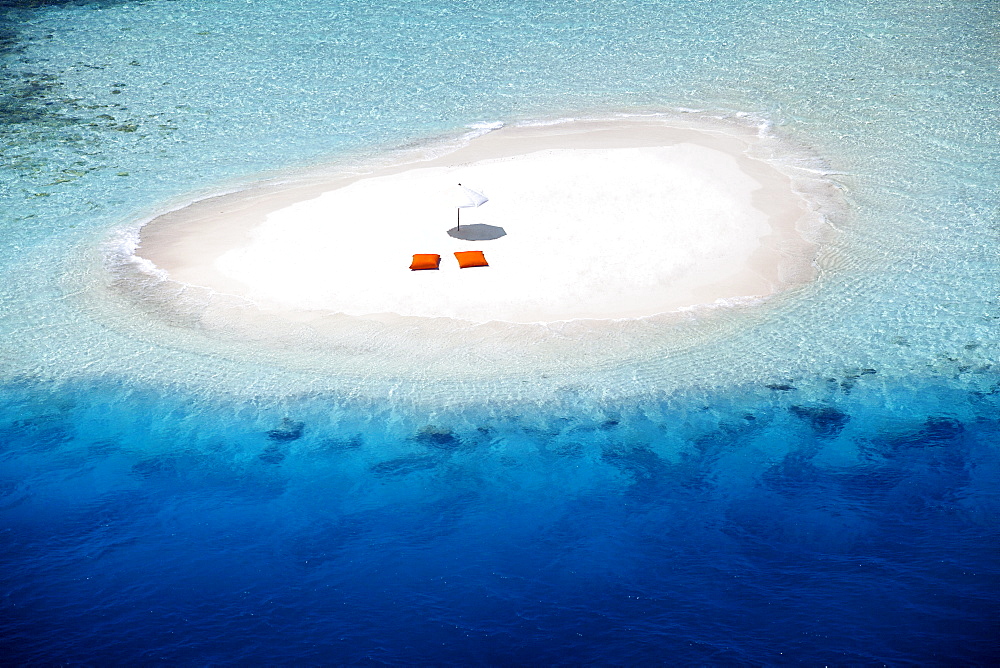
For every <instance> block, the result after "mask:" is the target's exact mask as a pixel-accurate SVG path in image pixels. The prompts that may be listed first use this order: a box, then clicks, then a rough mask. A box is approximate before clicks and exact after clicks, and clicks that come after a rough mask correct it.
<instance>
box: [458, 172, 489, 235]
mask: <svg viewBox="0 0 1000 668" xmlns="http://www.w3.org/2000/svg"><path fill="white" fill-rule="evenodd" d="M458 187H459V188H461V193H460V194H459V196H458V203H457V204H456V206H457V207H458V210H457V214H456V216H457V218H458V221H457V225H458V227H459V228H461V227H462V209H470V208H475V207H477V206H480V205H481V204H486V203H487V202H489V201H490V200H489V198H488V197H486V195H484V194H482V193H481V192H476V191H475V190H473V189H472V188H466V187H465V186H463V185H462V184H461V183H459V184H458Z"/></svg>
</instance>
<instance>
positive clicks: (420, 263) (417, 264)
mask: <svg viewBox="0 0 1000 668" xmlns="http://www.w3.org/2000/svg"><path fill="white" fill-rule="evenodd" d="M440 264H441V256H440V255H437V254H435V253H417V254H416V255H414V256H413V262H412V263H411V264H410V270H411V271H417V270H419V269H437V268H438V266H440Z"/></svg>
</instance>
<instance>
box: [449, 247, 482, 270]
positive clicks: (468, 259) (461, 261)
mask: <svg viewBox="0 0 1000 668" xmlns="http://www.w3.org/2000/svg"><path fill="white" fill-rule="evenodd" d="M455 259H457V260H458V266H459V267H461V268H462V269H465V268H467V267H488V266H490V265H489V263H488V262H487V261H486V256H485V255H483V251H459V252H457V253H455Z"/></svg>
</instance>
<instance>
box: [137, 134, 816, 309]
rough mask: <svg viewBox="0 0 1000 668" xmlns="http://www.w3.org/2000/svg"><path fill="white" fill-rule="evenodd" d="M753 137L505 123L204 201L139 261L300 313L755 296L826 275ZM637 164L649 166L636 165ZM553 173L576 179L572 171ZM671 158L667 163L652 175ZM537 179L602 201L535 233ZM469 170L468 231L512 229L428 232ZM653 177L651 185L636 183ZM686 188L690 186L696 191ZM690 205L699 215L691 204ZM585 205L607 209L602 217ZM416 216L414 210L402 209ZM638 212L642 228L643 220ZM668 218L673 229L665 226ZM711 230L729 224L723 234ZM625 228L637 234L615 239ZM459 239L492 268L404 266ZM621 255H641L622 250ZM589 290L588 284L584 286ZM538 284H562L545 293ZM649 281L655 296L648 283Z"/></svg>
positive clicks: (686, 305) (640, 305)
mask: <svg viewBox="0 0 1000 668" xmlns="http://www.w3.org/2000/svg"><path fill="white" fill-rule="evenodd" d="M750 148H751V143H750V140H749V139H748V138H747V137H738V136H736V135H734V134H725V133H722V132H719V131H717V130H714V129H709V130H698V129H692V128H688V127H679V126H677V125H671V124H669V123H666V122H664V121H660V120H649V119H638V120H636V119H630V120H610V121H575V122H568V123H557V124H552V125H532V126H512V127H503V128H500V129H498V130H494V131H491V132H488V133H486V134H484V135H481V136H479V137H476V138H474V139H472V140H471V141H469V142H468V143H467V144H466V145H464V146H462V147H460V148H457V149H456V150H454V151H451V152H448V153H446V154H444V155H440V156H436V157H433V158H430V159H426V160H422V161H416V162H414V161H410V162H405V163H402V164H396V165H391V166H383V167H381V168H379V169H377V170H375V171H373V172H370V173H361V174H359V173H340V174H336V173H334V174H329V175H326V176H325V177H321V178H316V177H312V178H310V179H306V180H302V181H295V180H293V181H291V182H270V183H265V184H262V185H257V186H253V187H250V188H247V189H243V190H239V191H236V192H232V193H228V194H224V195H220V196H216V197H209V198H206V199H203V200H199V201H196V202H194V203H192V204H190V205H188V206H184V207H181V208H179V209H176V210H174V211H171V212H168V213H166V214H163V215H161V216H158V217H156V218H154V219H152V220H151V221H149V222H148V223H147V224H146V225H144V226H143V227H142V228H141V229H140V230H139V241H138V247H137V249H136V250H135V256H136V257H137V258H139V259H141V261H145V262H148V263H152V265H155V267H156V268H157V269H158V270H160V271H162V272H165V273H166V275H167V276H168V277H169V280H171V281H175V282H178V283H180V284H183V285H187V286H198V287H202V288H206V289H208V290H210V291H212V292H213V293H217V294H220V295H229V296H232V297H235V298H237V299H239V300H246V301H247V302H249V303H252V304H253V305H255V306H256V308H257V309H258V310H260V311H262V312H266V313H268V314H271V315H279V316H282V315H283V316H285V317H292V318H293V319H300V318H301V317H302V316H301V312H317V311H319V312H328V313H332V314H346V315H348V316H379V315H382V314H390V317H391V315H392V314H394V315H400V316H416V317H424V318H438V317H446V318H455V319H460V320H466V321H470V322H480V323H485V322H491V321H500V322H512V323H545V322H550V323H551V322H559V321H567V320H578V319H583V320H619V319H632V318H647V317H651V316H657V315H659V314H663V313H670V312H678V311H682V310H687V309H690V308H692V307H698V306H700V305H718V304H719V303H722V302H725V301H735V302H740V303H742V302H745V301H746V300H748V299H760V298H766V297H768V296H770V295H773V294H775V293H776V292H781V291H782V290H785V289H787V288H789V287H792V286H794V285H799V284H802V283H806V282H808V281H809V280H811V279H812V278H813V277H814V275H815V269H814V267H813V266H812V264H811V260H812V258H813V256H814V255H815V252H816V249H817V238H816V237H817V234H816V230H815V229H811V228H814V227H816V226H818V224H819V223H818V222H817V221H810V220H809V219H810V216H811V215H813V214H814V212H813V210H812V208H811V206H810V203H809V202H808V201H807V200H806V198H805V197H804V196H802V195H800V194H798V193H796V192H795V191H794V189H793V187H792V182H791V177H790V176H789V175H787V174H784V173H782V172H781V171H779V170H778V169H776V168H775V166H774V165H772V164H770V163H768V162H765V161H763V160H761V159H758V158H754V157H750V155H749V153H750ZM637 162H638V163H641V164H642V165H643V166H644V167H645V168H646V169H645V171H643V170H640V169H639V168H636V167H635V163H637ZM553 169H560V170H562V171H567V170H576V172H575V173H574V175H571V176H568V177H565V178H562V180H561V181H560V180H559V179H558V178H557V177H556V176H553V175H552V171H551V170H553ZM658 169H659V170H661V171H662V173H652V174H650V173H649V172H650V170H652V171H653V172H655V171H656V170H658ZM602 170H603V173H602ZM629 170H632V171H631V173H630V172H629ZM693 172H697V173H698V174H697V175H696V177H697V178H696V177H695V176H692V173H693ZM532 175H534V176H536V177H537V176H539V175H542V176H545V177H546V180H547V181H559V183H557V184H555V185H562V186H564V187H563V188H562V189H561V190H562V191H566V190H571V189H572V186H573V185H574V184H580V183H581V182H583V181H588V179H589V182H588V183H586V184H584V185H585V186H587V190H588V192H584V193H582V194H580V197H582V198H583V199H584V200H586V201H584V202H582V203H576V204H574V203H573V199H572V198H568V197H566V196H565V194H566V193H565V192H562V193H561V194H560V195H559V196H558V197H556V199H558V200H559V203H560V205H561V206H560V207H552V208H550V209H548V210H546V211H545V213H546V215H545V216H542V219H543V221H542V223H539V222H538V221H537V220H536V221H534V222H533V223H531V225H526V224H522V225H521V226H519V225H518V220H520V219H521V218H523V217H526V216H527V217H530V216H531V215H532V214H534V213H537V212H538V211H539V210H540V209H541V208H543V207H544V206H545V205H546V204H547V202H546V201H545V198H546V197H552V195H546V193H545V192H544V190H545V189H544V188H538V187H537V183H534V180H533V179H531V178H530V177H531V176H532ZM663 176H668V177H672V178H673V181H667V182H666V185H665V186H664V187H662V188H659V189H660V190H662V191H663V192H661V193H660V194H661V195H662V197H660V199H656V198H653V197H652V195H651V194H650V192H649V191H650V190H654V189H657V188H656V187H657V184H660V183H664V182H663V181H662V180H660V179H661V177H663ZM469 177H471V179H470V178H469ZM456 179H458V180H462V179H465V181H475V182H477V185H478V183H482V184H484V185H485V188H484V191H486V193H487V194H488V195H490V196H491V202H490V203H488V204H486V205H484V206H483V207H481V208H478V209H466V210H465V211H464V212H463V214H464V215H465V220H466V224H467V225H469V224H480V225H492V226H494V227H502V228H503V229H504V230H505V231H506V235H505V236H503V237H501V238H498V239H492V240H486V241H481V242H461V243H453V242H457V241H458V240H455V239H453V238H450V237H448V236H446V234H445V233H446V232H447V230H448V229H449V228H451V227H452V224H451V223H452V222H453V221H452V220H451V218H452V217H453V215H454V209H447V216H448V218H444V214H445V209H444V208H443V205H441V206H438V201H437V200H435V201H433V202H432V201H431V200H426V201H424V202H422V203H423V205H424V206H425V207H426V208H427V209H428V211H429V213H428V214H427V216H428V218H427V220H428V221H429V222H427V224H426V225H425V226H424V227H421V225H422V222H421V220H420V216H419V215H416V214H414V213H413V212H414V211H415V210H416V207H417V205H418V204H420V202H416V201H415V200H419V199H420V198H422V197H424V193H425V192H426V191H427V190H428V189H429V187H430V186H428V184H433V187H436V185H437V184H438V183H441V184H445V183H448V184H450V183H451V182H452V181H454V180H456ZM639 179H643V182H642V183H640V184H638V185H633V184H634V182H635V181H636V180H639ZM610 181H614V183H613V184H610V183H608V182H610ZM678 181H685V185H686V189H685V188H684V187H681V186H679V185H677V184H676V182H678ZM603 185H613V186H616V187H617V189H618V191H622V190H625V191H627V192H624V193H622V192H619V194H618V195H612V197H618V198H619V199H620V201H618V202H617V203H612V204H611V205H609V206H608V207H606V208H605V209H604V210H603V211H595V209H599V208H600V207H601V206H604V203H603V200H604V199H606V198H607V197H608V196H609V195H608V193H601V192H594V191H595V190H600V189H601V188H602V186H603ZM671 187H672V188H673V190H671ZM630 188H631V190H629V189H630ZM380 189H381V190H380ZM400 190H402V191H405V192H407V193H409V194H410V196H411V199H412V200H414V201H413V202H412V203H411V204H408V205H406V206H404V207H403V209H402V210H401V211H402V213H400V212H399V211H395V212H385V211H381V212H380V211H375V212H374V213H372V211H371V209H370V208H363V207H362V205H361V204H359V202H361V203H364V202H373V201H376V202H378V201H384V200H385V198H386V197H387V196H388V197H390V198H391V197H392V193H393V192H399V191H400ZM361 191H364V192H361ZM529 191H530V192H529ZM609 191H610V190H609ZM557 192H558V191H557ZM611 192H613V191H611ZM559 197H561V199H559ZM580 197H577V199H580ZM588 197H589V199H588ZM532 198H533V199H532ZM641 198H652V199H650V201H648V202H645V203H644V204H647V205H649V206H648V207H647V209H643V207H642V206H640V205H639V204H637V203H636V202H635V201H634V200H636V199H641ZM671 198H672V199H671ZM685 198H686V200H685V202H684V205H685V207H686V208H684V207H680V209H678V202H679V201H680V200H683V199H685ZM518 200H530V201H527V202H524V201H522V202H520V203H518ZM567 202H568V203H567ZM710 202H715V204H714V209H713V208H712V206H710V205H709V203H710ZM670 206H673V208H674V213H678V211H679V213H680V214H681V215H680V217H682V218H685V217H686V218H688V219H693V218H697V219H698V220H694V221H693V222H692V221H691V220H689V221H688V225H689V227H688V228H687V229H685V227H684V221H681V222H680V223H678V222H677V221H676V220H672V219H671V216H664V215H662V212H661V213H658V212H657V211H656V207H660V208H661V209H662V208H665V207H670ZM435 207H436V208H435ZM567 207H569V210H568V211H567ZM574 207H575V209H574ZM650 207H651V208H652V209H651V210H650ZM431 209H433V211H431ZM618 211H626V212H628V213H630V214H631V220H630V225H629V226H627V227H618V228H614V227H612V226H611V223H613V222H617V221H614V220H613V218H614V216H615V214H616V212H618ZM331 212H334V213H336V214H337V215H340V216H341V217H342V225H341V227H340V229H339V231H338V229H336V228H335V227H333V228H332V227H331V225H330V224H327V223H328V222H329V221H330V219H331V215H330V214H331ZM359 213H364V214H366V215H367V214H370V216H369V217H368V218H367V223H366V225H367V226H368V227H367V228H363V227H361V224H360V223H358V220H357V219H358V218H359V217H360V216H359ZM601 213H603V214H604V215H603V216H601V215H596V214H601ZM587 214H595V215H596V219H594V220H589V221H588V220H586V215H587ZM310 216H311V218H310ZM324 216H325V217H324ZM400 216H402V217H404V218H407V219H411V220H403V221H399V220H396V219H397V218H399V217H400ZM698 216H700V218H698ZM333 217H334V218H335V217H336V216H333ZM720 217H728V218H727V220H726V222H725V224H723V223H719V222H718V221H717V219H718V218H720ZM413 218H416V219H417V220H416V221H414V220H412V219H413ZM640 218H641V219H642V221H641V222H642V224H643V226H640V225H638V223H636V221H637V220H639V219H640ZM569 219H572V220H569ZM310 220H311V221H312V223H310V222H309V221H310ZM317 221H319V222H317ZM445 221H447V222H445ZM581 221H582V222H581ZM543 223H544V225H543ZM668 224H670V225H672V227H670V229H669V230H664V229H661V228H662V227H663V226H664V225H668ZM710 225H714V227H713V228H712V229H707V226H710ZM748 230H749V231H748ZM546 234H547V235H548V236H546ZM685 234H686V235H687V236H686V237H683V238H682V236H683V235H685ZM282 235H285V238H284V239H283V238H282ZM622 235H625V236H626V237H627V238H625V239H620V241H621V243H618V244H617V245H616V244H615V242H616V240H619V239H618V237H620V236H622ZM588 237H589V239H588ZM726 237H730V238H726ZM390 241H391V242H392V243H390ZM722 242H725V243H722ZM470 244H471V245H470ZM657 244H659V250H658V246H657ZM685 244H686V245H685ZM713 244H714V246H713ZM387 245H388V246H391V248H390V249H387ZM424 246H431V247H429V248H425V247H424ZM459 247H461V248H459ZM411 248H412V250H409V249H411ZM457 249H462V250H483V251H484V252H486V253H487V258H488V259H489V260H490V261H491V266H490V267H489V268H482V269H478V270H459V269H457V266H456V267H454V268H451V267H447V268H443V269H442V270H441V271H436V272H409V271H401V270H400V262H401V261H402V260H403V259H404V257H405V260H406V262H405V263H403V264H402V268H403V269H405V267H406V265H407V264H408V262H409V257H408V254H409V253H418V252H434V253H440V254H441V255H442V256H444V260H445V261H447V260H448V259H449V258H448V254H449V253H450V252H452V251H453V250H457ZM373 250H378V252H387V253H390V254H395V255H394V256H393V258H392V261H391V262H386V263H385V264H384V265H379V266H372V265H371V262H370V261H362V262H346V261H345V260H344V257H345V256H344V254H347V256H348V259H350V258H351V257H353V256H356V255H358V254H361V255H364V254H366V253H371V252H372V251H373ZM631 251H635V252H634V253H633V252H631ZM336 253H340V254H341V255H340V256H339V257H340V258H341V263H342V264H345V262H346V264H345V266H344V267H343V271H344V273H343V274H342V275H337V273H336V271H333V272H332V273H331V269H330V267H329V266H327V267H323V266H322V265H323V264H324V262H325V259H326V258H328V257H330V256H331V255H332V254H336ZM692 253H694V254H695V255H697V254H698V253H700V254H701V255H700V256H699V257H700V260H702V264H703V265H704V266H694V265H692V263H691V262H690V261H688V260H690V259H691V258H690V257H687V258H686V257H685V256H691V255H692ZM303 254H304V255H303ZM642 254H645V257H643V255H642ZM622 255H625V256H628V257H626V258H624V260H623V258H622V257H621V256H622ZM668 255H669V257H667V256H668ZM540 257H544V258H545V262H546V268H543V267H541V263H540V262H539V258H540ZM695 259H699V258H695ZM553 265H554V266H553ZM310 267H311V268H312V270H313V271H312V273H310V271H308V270H307V269H309V268H310ZM443 267H444V263H443ZM602 267H603V269H602ZM446 269H447V270H446ZM477 272H478V273H477ZM291 274H295V276H296V278H295V280H291V278H290V275H291ZM327 281H328V282H330V283H332V284H334V285H351V287H352V289H351V290H350V291H348V290H346V289H345V290H341V291H340V293H339V294H338V291H337V290H336V289H332V290H331V289H329V288H325V287H322V286H321V284H322V283H324V282H327ZM418 281H419V283H418ZM470 282H474V283H473V285H472V286H471V287H469V283H470ZM359 284H360V285H368V286H369V287H370V288H372V289H371V290H369V293H370V294H360V295H359V294H357V290H356V289H354V288H355V286H357V285H359ZM581 284H583V287H584V288H586V289H577V286H580V285H581ZM539 285H545V286H546V289H547V290H549V291H550V292H551V293H552V294H550V295H548V296H543V297H539V296H538V295H537V294H536V293H537V290H538V286H539ZM416 286H419V287H416ZM636 286H637V287H638V288H639V289H640V290H643V291H644V292H643V293H642V294H636V293H635V291H634V289H632V288H634V287H636ZM411 287H416V289H414V290H410V288H411ZM408 290H409V292H408ZM347 292H349V293H350V294H349V295H345V294H344V293H347ZM387 295H389V297H388V298H387ZM393 295H395V296H393ZM623 295H624V297H623ZM442 296H444V297H442ZM366 300H367V302H366ZM292 312H298V313H299V315H295V316H292V315H291V314H292Z"/></svg>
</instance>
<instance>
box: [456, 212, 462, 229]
mask: <svg viewBox="0 0 1000 668" xmlns="http://www.w3.org/2000/svg"><path fill="white" fill-rule="evenodd" d="M455 217H456V218H457V219H458V221H457V224H456V227H455V229H456V230H460V229H462V209H461V207H459V208H456V209H455Z"/></svg>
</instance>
